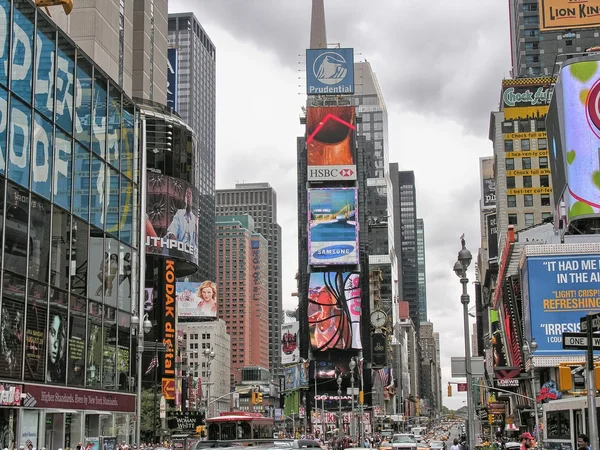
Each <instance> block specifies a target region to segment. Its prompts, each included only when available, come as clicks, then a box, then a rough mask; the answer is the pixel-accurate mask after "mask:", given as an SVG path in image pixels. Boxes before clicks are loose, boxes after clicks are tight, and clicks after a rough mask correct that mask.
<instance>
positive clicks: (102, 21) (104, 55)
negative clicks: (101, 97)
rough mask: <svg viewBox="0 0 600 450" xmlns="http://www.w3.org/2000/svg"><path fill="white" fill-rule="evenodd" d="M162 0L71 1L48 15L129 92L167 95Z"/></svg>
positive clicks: (149, 97) (156, 98)
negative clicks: (66, 8)
mask: <svg viewBox="0 0 600 450" xmlns="http://www.w3.org/2000/svg"><path fill="white" fill-rule="evenodd" d="M167 14H168V0H136V1H135V2H132V1H126V0H102V1H100V2H93V1H86V2H81V1H77V2H73V10H72V11H71V13H70V14H69V15H65V14H64V13H63V12H62V10H61V9H60V8H52V19H53V20H54V21H55V22H56V23H57V24H58V25H59V26H60V27H61V28H62V29H63V30H64V31H65V32H66V33H67V34H68V35H69V37H70V38H71V39H73V40H74V41H75V43H76V44H77V45H79V46H80V47H81V48H82V49H83V50H84V51H85V52H86V53H87V54H88V56H89V57H90V58H91V59H93V60H94V61H95V62H96V64H98V66H99V67H100V68H101V69H102V70H104V71H105V72H106V74H107V75H108V76H109V77H111V78H112V79H113V80H115V81H116V82H117V84H118V85H119V86H120V87H121V88H122V89H123V90H124V91H125V93H126V94H127V95H129V96H132V97H139V98H143V99H145V100H151V101H154V102H157V103H160V104H163V105H164V104H166V101H167Z"/></svg>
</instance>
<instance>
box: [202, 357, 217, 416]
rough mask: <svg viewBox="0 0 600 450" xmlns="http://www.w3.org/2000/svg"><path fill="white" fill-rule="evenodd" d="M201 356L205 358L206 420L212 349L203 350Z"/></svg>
mask: <svg viewBox="0 0 600 450" xmlns="http://www.w3.org/2000/svg"><path fill="white" fill-rule="evenodd" d="M202 355H203V356H204V357H205V358H206V378H207V380H208V383H206V418H209V417H210V385H211V382H210V375H211V374H210V365H211V363H212V360H213V359H215V352H214V351H213V349H212V348H205V349H204V350H203V351H202Z"/></svg>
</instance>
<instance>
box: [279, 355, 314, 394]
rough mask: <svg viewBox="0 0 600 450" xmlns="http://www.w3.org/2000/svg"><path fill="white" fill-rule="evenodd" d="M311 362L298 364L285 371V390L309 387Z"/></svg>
mask: <svg viewBox="0 0 600 450" xmlns="http://www.w3.org/2000/svg"><path fill="white" fill-rule="evenodd" d="M309 367H310V362H308V361H307V362H305V363H298V364H294V365H293V366H288V367H285V368H284V369H283V376H284V379H283V388H284V390H286V391H289V390H293V389H300V388H306V387H308V378H309V377H308V370H309Z"/></svg>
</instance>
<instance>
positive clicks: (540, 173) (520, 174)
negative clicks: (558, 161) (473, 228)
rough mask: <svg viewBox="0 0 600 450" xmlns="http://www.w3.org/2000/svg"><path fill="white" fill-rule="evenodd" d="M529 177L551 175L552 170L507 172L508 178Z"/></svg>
mask: <svg viewBox="0 0 600 450" xmlns="http://www.w3.org/2000/svg"><path fill="white" fill-rule="evenodd" d="M528 175H550V169H522V170H507V171H506V176H508V177H514V176H528Z"/></svg>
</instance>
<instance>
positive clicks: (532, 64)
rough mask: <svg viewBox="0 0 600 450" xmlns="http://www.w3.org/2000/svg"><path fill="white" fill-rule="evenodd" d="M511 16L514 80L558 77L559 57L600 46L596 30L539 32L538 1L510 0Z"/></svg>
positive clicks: (599, 31) (573, 28)
mask: <svg viewBox="0 0 600 450" xmlns="http://www.w3.org/2000/svg"><path fill="white" fill-rule="evenodd" d="M575 6H577V5H575ZM509 17H510V39H511V58H512V74H511V75H512V77H513V78H521V77H538V76H546V77H548V76H553V75H554V76H556V74H557V73H558V67H559V66H558V64H560V62H562V61H563V60H564V59H561V58H559V59H558V60H557V56H558V55H560V54H568V53H578V52H585V51H586V50H587V49H588V48H590V47H594V46H597V45H599V44H600V28H597V27H596V28H577V26H572V27H571V29H563V30H557V31H540V18H539V17H540V11H539V10H538V0H509ZM559 20H560V19H559ZM563 22H565V21H564V20H563Z"/></svg>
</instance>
